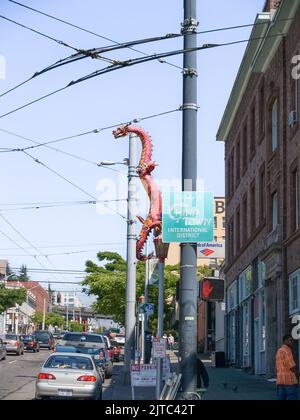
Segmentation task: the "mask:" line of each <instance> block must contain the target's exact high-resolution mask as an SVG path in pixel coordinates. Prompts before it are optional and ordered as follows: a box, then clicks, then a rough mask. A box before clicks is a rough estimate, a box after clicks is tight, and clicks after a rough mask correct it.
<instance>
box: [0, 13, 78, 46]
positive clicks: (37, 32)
mask: <svg viewBox="0 0 300 420" xmlns="http://www.w3.org/2000/svg"><path fill="white" fill-rule="evenodd" d="M0 19H3V20H6V21H8V22H11V23H14V24H15V25H17V26H20V27H21V28H24V29H27V30H29V31H31V32H34V33H36V34H38V35H40V36H42V37H44V38H47V39H50V40H51V41H54V42H56V43H57V44H59V45H63V46H64V47H67V48H71V49H72V50H74V51H77V52H78V51H80V50H79V49H78V48H75V47H71V45H69V44H67V43H66V42H64V41H60V40H59V39H56V38H53V37H52V36H50V35H46V34H44V33H43V32H40V31H37V30H36V29H33V28H30V27H29V26H26V25H24V24H23V23H20V22H16V21H15V20H13V19H10V18H8V17H6V16H3V15H0Z"/></svg>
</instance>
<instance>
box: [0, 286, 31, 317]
mask: <svg viewBox="0 0 300 420" xmlns="http://www.w3.org/2000/svg"><path fill="white" fill-rule="evenodd" d="M26 296H27V292H26V290H25V289H7V288H5V286H4V285H3V284H1V285H0V314H2V313H3V312H4V311H6V310H7V309H9V308H12V307H13V306H15V304H18V305H22V303H23V302H25V300H26Z"/></svg>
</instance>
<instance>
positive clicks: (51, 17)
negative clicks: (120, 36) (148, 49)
mask: <svg viewBox="0 0 300 420" xmlns="http://www.w3.org/2000/svg"><path fill="white" fill-rule="evenodd" d="M9 1H10V2H11V3H14V4H16V5H18V6H21V7H24V8H25V9H28V10H31V11H33V12H36V13H39V14H41V15H43V16H46V17H48V18H50V19H53V20H56V21H58V22H60V23H63V24H65V25H68V26H71V27H72V28H75V29H78V30H80V31H83V32H86V33H89V34H90V35H93V36H96V37H98V38H101V39H104V40H106V41H109V42H112V43H113V44H117V45H120V43H119V42H117V41H115V40H113V39H111V38H108V37H106V36H103V35H100V34H98V33H96V32H93V31H90V30H88V29H85V28H82V27H81V26H78V25H75V24H73V23H71V22H68V21H66V20H63V19H59V18H57V17H55V16H52V15H50V14H48V13H45V12H42V11H40V10H38V9H34V8H33V7H29V6H27V5H25V4H22V3H19V2H17V1H13V0H9ZM127 48H129V49H131V50H132V51H135V52H137V53H139V54H142V55H147V54H146V53H145V52H143V51H140V50H137V49H135V48H132V47H130V46H128V47H127ZM159 61H160V60H159ZM160 62H161V63H162V64H168V65H169V66H172V67H175V68H177V69H179V70H182V67H180V66H177V65H176V64H173V63H170V62H167V61H160Z"/></svg>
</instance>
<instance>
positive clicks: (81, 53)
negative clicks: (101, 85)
mask: <svg viewBox="0 0 300 420" xmlns="http://www.w3.org/2000/svg"><path fill="white" fill-rule="evenodd" d="M292 19H293V18H288V19H282V20H284V21H286V20H292ZM266 24H269V21H268V22H258V23H254V24H245V25H238V26H230V27H224V28H217V29H211V30H206V31H201V32H196V34H197V35H203V34H208V33H213V32H220V31H228V30H233V29H241V28H248V27H254V26H259V25H266ZM182 36H183V34H173V33H172V34H167V35H164V36H159V37H152V38H145V39H140V40H135V41H129V42H125V43H117V45H115V46H107V47H102V48H93V49H90V50H78V49H77V51H78V53H77V54H75V55H71V56H69V57H67V58H65V59H61V60H59V61H57V62H55V63H54V64H52V65H50V66H48V67H46V68H45V69H43V70H41V71H38V72H36V73H35V74H34V75H33V76H31V77H30V78H28V79H26V80H25V81H24V82H22V83H20V84H18V85H16V86H15V87H13V88H11V89H9V90H8V91H6V92H4V93H2V94H1V95H0V98H2V97H3V96H5V95H7V94H8V93H11V92H12V91H14V90H16V89H18V88H19V87H21V86H23V85H25V84H26V83H28V82H30V81H31V80H33V79H34V78H36V77H37V76H41V75H42V74H45V73H46V72H48V71H50V70H54V69H56V68H58V67H61V66H64V65H66V64H70V63H74V62H76V61H78V60H82V59H84V58H87V57H91V58H94V59H95V58H97V59H102V60H106V61H109V62H111V63H112V64H118V63H119V62H118V61H116V60H109V59H107V58H104V57H101V56H100V54H101V53H104V52H111V51H114V50H119V49H122V48H130V47H131V46H134V45H140V44H145V43H151V42H157V41H163V40H169V39H175V38H178V37H182ZM142 54H143V55H144V56H146V55H147V54H145V53H142ZM160 61H161V62H165V61H164V60H160ZM176 67H177V66H176Z"/></svg>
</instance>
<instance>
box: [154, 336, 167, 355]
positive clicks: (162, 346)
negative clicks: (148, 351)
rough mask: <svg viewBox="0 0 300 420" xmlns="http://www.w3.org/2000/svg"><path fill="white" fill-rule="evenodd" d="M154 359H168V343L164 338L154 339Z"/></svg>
mask: <svg viewBox="0 0 300 420" xmlns="http://www.w3.org/2000/svg"><path fill="white" fill-rule="evenodd" d="M152 346H153V358H155V359H163V358H165V357H166V351H167V343H166V340H165V339H164V338H156V337H154V338H153V341H152Z"/></svg>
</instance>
